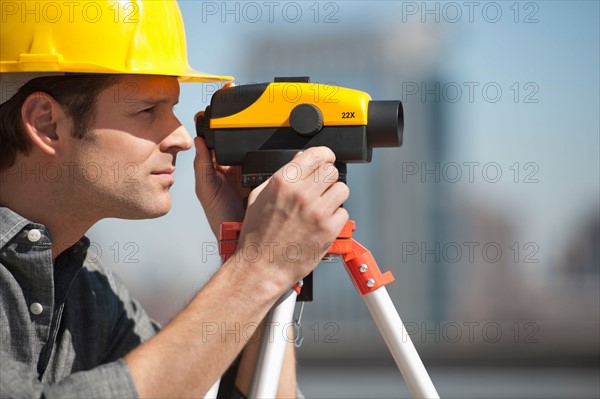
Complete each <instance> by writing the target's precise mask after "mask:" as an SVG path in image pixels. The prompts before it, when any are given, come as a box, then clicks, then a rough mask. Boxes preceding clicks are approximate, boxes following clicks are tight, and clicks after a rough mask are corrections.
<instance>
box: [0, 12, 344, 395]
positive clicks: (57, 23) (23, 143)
mask: <svg viewBox="0 0 600 399" xmlns="http://www.w3.org/2000/svg"><path fill="white" fill-rule="evenodd" d="M26 4H27V3H25V2H7V1H4V0H3V1H2V12H3V15H2V37H1V48H0V49H1V55H0V56H1V69H0V71H1V73H0V77H1V79H2V82H1V83H2V93H1V94H2V98H1V101H2V103H1V105H0V160H1V164H0V179H1V180H0V182H1V186H0V287H1V291H0V323H1V324H0V332H1V333H2V335H1V337H0V338H1V341H0V344H1V346H0V351H1V352H0V356H1V358H0V397H47V398H51V397H64V396H68V397H133V396H138V395H139V396H142V397H192V396H193V397H198V396H200V397H201V396H203V395H204V394H205V393H206V392H207V391H208V389H209V388H210V387H211V385H212V384H213V383H214V381H215V380H216V379H217V378H218V377H219V376H221V375H222V374H223V373H224V372H225V371H226V370H227V369H228V367H229V366H230V365H231V363H232V362H233V361H234V359H235V358H236V357H237V356H238V354H239V353H240V352H241V351H242V350H244V347H245V346H246V344H247V343H246V342H244V341H240V340H239V339H236V338H237V337H231V339H225V340H221V337H220V336H216V335H205V336H202V330H201V328H200V326H201V325H202V323H203V322H211V323H217V324H218V325H225V326H233V325H235V324H236V323H238V324H241V325H244V326H251V327H252V330H251V331H255V332H256V333H257V334H259V333H260V331H259V327H258V326H259V324H260V322H261V320H263V318H264V317H265V315H266V313H267V312H268V310H269V309H270V308H271V306H272V305H273V304H274V302H275V301H276V300H277V299H278V298H279V297H280V296H281V295H282V294H283V293H284V292H285V291H287V290H288V289H289V288H290V287H291V286H292V285H293V284H294V283H295V282H296V281H298V280H299V279H301V278H303V277H304V276H306V275H307V274H308V273H309V272H310V271H311V270H312V269H313V268H314V267H315V266H316V264H317V263H318V260H319V259H320V258H321V257H322V256H323V255H324V254H325V252H326V250H327V247H326V245H325V243H327V242H332V241H333V240H334V239H335V237H336V236H337V234H338V233H339V231H340V230H341V228H342V226H343V225H344V224H345V222H346V221H347V219H348V215H347V213H346V211H345V210H344V209H343V208H340V205H341V204H342V203H343V202H344V201H345V200H346V199H347V197H348V194H349V193H348V188H347V187H346V185H344V184H343V183H333V182H332V181H331V179H327V180H324V179H323V178H319V177H326V176H327V177H330V176H331V175H332V174H331V170H332V169H331V168H333V167H334V166H333V162H334V154H333V153H332V152H331V151H330V150H328V149H327V148H322V147H321V148H312V149H309V150H307V151H305V152H303V153H300V154H298V155H297V156H296V157H295V158H294V160H293V162H295V164H296V165H295V166H296V167H297V168H299V169H300V170H301V172H302V174H301V179H300V180H299V181H297V179H294V181H293V182H292V181H288V180H286V177H285V175H284V174H283V173H281V171H280V172H278V173H276V174H275V175H274V176H273V177H272V178H271V179H270V180H269V181H267V182H265V183H264V184H262V185H261V186H259V187H258V188H256V189H255V190H253V191H252V192H251V193H250V196H249V200H248V203H249V205H248V208H247V211H246V212H244V210H243V208H242V205H241V204H242V201H241V197H240V196H239V194H238V192H239V191H238V187H234V186H233V185H230V184H229V183H228V179H226V176H225V172H227V171H228V170H227V169H226V168H223V167H221V166H219V165H215V164H214V163H213V162H212V160H211V154H210V152H209V151H208V150H207V148H206V146H205V144H204V142H203V141H202V139H200V138H196V139H195V143H194V144H195V147H196V159H195V161H194V169H195V173H196V192H197V195H198V198H199V199H200V201H201V203H202V205H203V207H204V210H205V213H206V216H207V218H208V220H209V222H210V225H211V227H212V229H213V231H215V233H216V229H217V228H218V226H219V225H220V223H221V222H224V221H236V220H238V221H241V220H243V222H244V224H243V230H242V232H241V236H240V243H239V248H241V249H240V250H243V248H244V245H245V244H250V243H252V244H253V245H256V244H258V245H264V246H265V251H263V252H264V253H268V254H269V256H264V257H261V258H260V259H258V260H257V261H254V262H248V261H246V260H245V259H246V257H243V256H233V257H232V258H231V259H230V260H229V261H228V262H226V263H225V264H223V266H222V267H221V268H220V270H219V271H218V272H217V273H216V275H215V276H214V277H213V278H212V280H211V281H210V282H209V283H208V284H207V285H206V286H205V287H204V289H203V290H202V291H201V292H200V293H198V294H197V295H196V297H195V298H194V299H193V300H192V301H191V302H190V304H189V305H188V306H187V307H186V308H185V309H184V310H183V311H182V312H181V313H180V314H179V315H178V316H176V317H175V318H174V319H173V321H172V322H171V323H169V324H168V325H167V326H165V328H164V329H163V330H161V331H160V332H157V331H158V326H156V324H155V323H153V322H152V321H151V320H150V319H149V318H148V316H147V315H146V313H145V312H144V311H143V310H142V309H141V308H140V307H139V304H138V303H137V302H135V300H133V299H131V298H130V297H129V295H128V293H127V290H126V289H125V288H124V287H123V286H122V285H121V284H120V283H119V282H118V281H117V280H116V279H115V278H114V277H113V276H112V275H111V274H110V272H109V271H108V270H106V269H105V268H103V267H102V266H100V265H98V264H94V263H92V262H90V261H89V260H88V259H86V255H87V249H88V246H89V240H87V238H85V236H84V234H85V232H86V231H87V230H88V229H89V228H90V227H91V226H92V225H93V224H94V223H96V222H97V221H99V220H101V219H103V218H107V217H118V218H125V219H142V218H154V217H159V216H161V215H164V214H165V213H167V212H168V210H169V209H170V206H171V202H170V195H169V189H170V187H171V186H172V184H173V182H174V178H173V172H174V171H175V159H176V156H177V153H178V152H179V151H185V150H187V149H189V148H191V146H192V139H191V137H190V135H189V133H188V132H187V131H186V129H185V128H184V127H183V126H182V125H181V123H180V122H179V121H178V119H177V118H176V117H175V115H174V114H173V106H174V105H175V104H176V103H177V101H178V97H179V83H178V78H179V80H181V81H186V80H190V81H219V80H221V81H226V80H229V78H228V77H219V76H215V75H208V74H203V73H200V72H197V71H194V70H192V69H191V68H189V66H188V65H187V58H186V55H185V39H184V34H183V26H182V21H181V16H180V12H179V9H178V8H177V4H176V3H175V2H161V1H156V0H152V1H147V2H143V1H134V2H125V3H114V2H100V1H95V2H90V3H89V4H88V3H85V4H84V6H83V7H85V6H88V5H89V7H100V8H98V12H97V13H96V14H94V15H96V17H97V16H98V15H100V17H99V18H98V19H97V20H93V21H92V17H91V16H90V13H89V12H88V13H87V14H83V15H85V18H80V19H78V18H77V16H78V14H77V9H76V8H74V7H75V5H74V3H73V2H71V3H69V5H68V7H69V9H68V10H61V15H62V18H60V19H57V15H59V14H58V13H54V14H52V13H51V12H52V11H53V8H52V7H57V6H58V7H60V6H61V3H57V2H36V4H38V6H37V7H38V9H39V11H40V15H38V17H40V18H35V17H36V15H33V16H32V15H31V13H35V12H36V8H33V6H32V8H29V9H24V10H23V9H20V8H19V7H25V6H26ZM91 4H94V5H93V6H91ZM63 6H64V7H67V5H63ZM44 10H45V11H44ZM132 10H134V11H136V14H135V17H136V19H134V20H132V18H130V19H129V21H128V23H122V19H123V18H122V17H123V16H125V15H127V14H126V13H127V12H128V11H129V12H131V11H132ZM66 11H69V14H67V13H66ZM88 11H89V10H88ZM28 13H29V14H28ZM115 16H116V17H115ZM113 17H114V18H113ZM65 75H66V76H65ZM7 88H10V89H11V90H13V91H12V92H11V93H10V95H6V94H7V90H8V89H7ZM5 97H6V98H5ZM87 165H95V166H97V167H98V170H97V171H96V173H95V174H94V176H93V177H90V175H89V171H88V170H87V169H86V166H87ZM115 165H117V168H121V169H120V172H121V173H120V174H118V176H119V177H117V178H115V176H117V175H115V171H114V168H115ZM125 165H135V171H136V173H135V176H134V179H133V180H131V179H127V177H128V176H127V175H126V174H124V173H123V172H124V171H123V168H124V167H125ZM207 167H208V168H210V170H209V171H208V172H207V170H206V169H205V168H207ZM36 170H37V171H44V172H43V173H38V174H36V172H35V171H36ZM31 171H33V173H32V172H31ZM229 171H231V170H229ZM207 175H210V176H213V177H214V178H212V179H209V180H208V181H206V180H207V179H206V176H207ZM334 181H335V180H334ZM193 217H199V216H194V215H190V218H193ZM166 237H168V236H166ZM166 237H165V238H166ZM287 242H294V243H297V244H298V245H299V246H300V248H301V249H302V251H301V257H300V259H299V260H298V261H296V262H294V263H290V262H289V261H287V260H286V258H285V254H283V253H281V252H278V251H277V250H275V251H268V250H267V249H269V248H272V244H273V243H281V245H279V246H278V248H282V247H283V246H284V245H285V243H287ZM315 242H318V243H320V244H321V247H322V252H321V253H318V254H315V253H314V252H315V251H314V243H315ZM275 248H277V247H275ZM225 338H227V336H225ZM256 352H257V343H250V344H248V345H247V346H246V349H245V350H244V353H243V355H242V359H241V363H240V370H239V373H238V375H237V378H236V381H235V385H236V389H237V390H239V392H238V393H237V394H241V395H247V394H248V392H249V386H250V381H251V373H252V368H253V366H252V363H253V358H254V357H255V356H256ZM295 394H296V381H295V370H294V356H293V352H292V351H291V350H289V351H288V353H287V354H286V360H285V370H284V372H283V373H282V377H281V380H280V385H279V390H278V396H285V397H292V396H294V395H295Z"/></svg>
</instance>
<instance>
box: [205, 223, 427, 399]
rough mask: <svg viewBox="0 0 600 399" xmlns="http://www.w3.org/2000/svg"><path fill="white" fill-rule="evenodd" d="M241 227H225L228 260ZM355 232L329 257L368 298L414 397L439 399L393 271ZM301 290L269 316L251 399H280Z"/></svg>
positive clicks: (349, 226) (351, 226)
mask: <svg viewBox="0 0 600 399" xmlns="http://www.w3.org/2000/svg"><path fill="white" fill-rule="evenodd" d="M241 227H242V224H241V223H237V222H226V223H223V224H222V225H221V237H220V240H219V242H220V245H219V251H220V253H221V256H222V257H223V260H224V261H226V260H227V259H228V258H229V257H230V256H232V255H233V253H234V252H235V250H236V248H237V242H238V238H239V233H240V230H241ZM355 230H356V224H355V222H354V221H352V220H350V221H348V222H347V223H346V225H345V226H344V228H343V229H342V231H341V232H340V234H339V236H338V238H337V239H336V240H335V242H334V243H333V244H332V245H331V247H330V248H329V250H328V251H327V254H328V255H338V256H341V257H342V259H343V261H344V263H345V265H346V270H347V271H348V274H349V276H350V278H351V279H352V281H353V283H354V286H355V288H356V289H357V290H358V291H359V292H360V294H361V295H362V296H363V298H364V300H365V302H366V304H367V307H368V309H369V312H370V313H371V316H372V317H373V319H374V321H375V324H376V325H377V328H378V329H379V331H380V333H381V335H382V336H383V338H384V340H385V342H386V344H387V346H388V349H389V350H390V352H391V354H392V356H393V357H394V360H395V361H396V365H397V366H398V368H399V369H400V372H401V374H402V376H403V377H404V380H405V381H406V384H407V385H408V388H409V389H410V391H411V393H412V394H413V396H414V397H415V398H439V395H438V393H437V391H436V389H435V387H434V386H433V383H432V382H431V379H430V378H429V375H428V374H427V370H425V366H424V365H423V362H422V361H421V359H420V357H419V354H418V353H417V351H416V349H415V347H414V345H413V343H412V341H411V340H410V337H409V336H408V334H407V332H406V329H405V328H404V324H403V323H402V320H401V319H400V316H399V315H398V312H397V311H396V308H395V307H394V304H393V303H392V300H391V299H390V296H389V294H388V293H387V290H386V289H385V285H387V284H389V283H391V282H392V281H394V277H393V276H392V274H391V272H389V271H388V272H385V273H381V271H380V270H379V267H378V266H377V263H376V262H375V259H373V256H372V255H371V252H370V251H369V250H368V249H366V248H365V247H363V246H362V245H361V244H359V243H358V242H357V241H355V240H354V239H353V238H352V232H353V231H355ZM300 289H301V287H300V284H296V285H295V286H294V287H292V288H291V289H290V290H289V291H288V292H287V293H285V294H284V295H283V296H282V297H281V298H280V299H279V300H278V301H277V303H276V304H275V306H274V307H273V308H272V309H271V311H270V313H269V325H270V326H273V327H274V330H273V336H270V335H269V334H264V335H263V337H262V341H261V350H260V354H259V357H258V361H257V367H256V370H255V374H254V378H253V382H252V388H251V391H250V397H251V398H274V397H276V394H277V386H278V383H279V377H280V374H281V367H282V365H283V357H284V353H285V346H286V342H287V338H286V336H285V331H284V326H286V325H289V323H290V322H291V320H292V318H293V313H294V305H295V302H296V298H297V296H298V294H299V293H300ZM218 386H219V381H217V383H216V384H215V385H214V386H213V388H211V390H210V391H209V393H208V394H207V396H206V397H216V392H217V390H218Z"/></svg>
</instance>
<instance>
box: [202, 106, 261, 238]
mask: <svg viewBox="0 0 600 399" xmlns="http://www.w3.org/2000/svg"><path fill="white" fill-rule="evenodd" d="M201 113H202V112H199V113H198V114H196V118H197V117H198V116H199V115H200V114H201ZM194 145H195V147H196V158H195V159H194V172H195V174H196V196H197V197H198V199H199V200H200V203H201V204H202V208H203V209H204V212H205V214H206V217H207V219H208V222H209V224H210V228H211V230H212V231H213V233H214V234H215V236H216V237H218V236H219V227H220V226H221V223H222V222H241V221H242V219H243V218H244V206H243V198H244V197H247V196H248V194H249V193H250V190H249V189H247V188H244V187H242V185H241V170H240V169H241V168H240V167H239V166H222V165H219V164H217V161H216V159H215V152H214V150H209V149H208V148H207V147H206V143H205V142H204V139H203V138H201V137H196V138H195V139H194Z"/></svg>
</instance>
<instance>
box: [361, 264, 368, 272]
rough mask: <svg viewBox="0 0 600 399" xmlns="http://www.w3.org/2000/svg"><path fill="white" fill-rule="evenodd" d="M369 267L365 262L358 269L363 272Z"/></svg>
mask: <svg viewBox="0 0 600 399" xmlns="http://www.w3.org/2000/svg"><path fill="white" fill-rule="evenodd" d="M368 269H369V266H367V265H365V264H364V263H363V264H362V265H360V268H359V269H358V270H360V272H361V273H364V272H366V271H367V270H368Z"/></svg>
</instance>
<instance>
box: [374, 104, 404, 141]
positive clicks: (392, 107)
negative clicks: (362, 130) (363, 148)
mask: <svg viewBox="0 0 600 399" xmlns="http://www.w3.org/2000/svg"><path fill="white" fill-rule="evenodd" d="M403 131H404V112H403V110H402V103H401V102H400V101H370V102H369V111H368V123H367V146H368V147H369V148H376V147H400V146H401V145H402V132H403Z"/></svg>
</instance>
